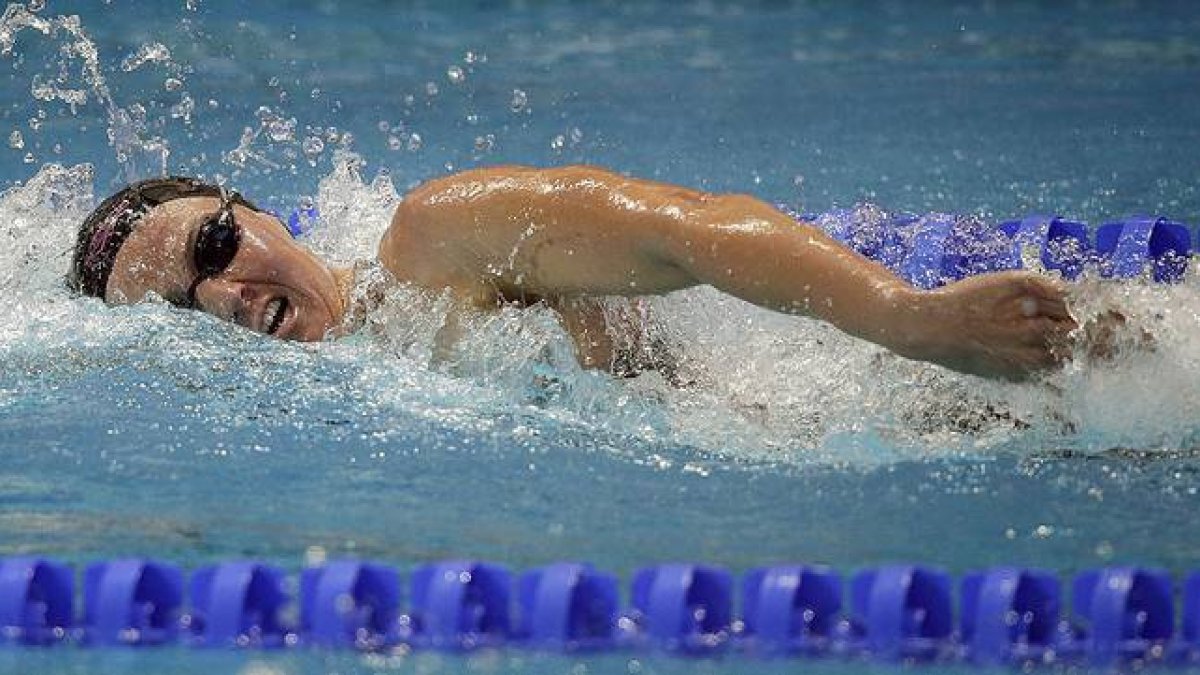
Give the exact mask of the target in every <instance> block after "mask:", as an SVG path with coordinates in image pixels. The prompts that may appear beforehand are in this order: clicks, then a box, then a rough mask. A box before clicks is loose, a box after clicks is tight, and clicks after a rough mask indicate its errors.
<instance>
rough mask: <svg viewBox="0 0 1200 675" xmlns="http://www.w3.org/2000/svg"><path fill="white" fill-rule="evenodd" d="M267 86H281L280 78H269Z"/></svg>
mask: <svg viewBox="0 0 1200 675" xmlns="http://www.w3.org/2000/svg"><path fill="white" fill-rule="evenodd" d="M267 86H268V87H278V86H279V78H278V77H272V78H271V79H269V80H267Z"/></svg>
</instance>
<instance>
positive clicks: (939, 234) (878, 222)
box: [780, 205, 1195, 289]
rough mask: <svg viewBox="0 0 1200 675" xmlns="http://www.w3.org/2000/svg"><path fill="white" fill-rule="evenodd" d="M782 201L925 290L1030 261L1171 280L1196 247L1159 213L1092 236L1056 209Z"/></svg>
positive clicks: (1071, 271) (1072, 274) (1068, 273)
mask: <svg viewBox="0 0 1200 675" xmlns="http://www.w3.org/2000/svg"><path fill="white" fill-rule="evenodd" d="M780 208H782V209H783V210H785V211H787V212H788V213H790V214H792V215H793V217H795V218H796V219H798V220H801V221H804V222H811V223H813V224H815V225H816V226H817V227H819V228H821V229H822V230H824V231H825V232H826V233H828V234H829V235H830V236H832V237H833V238H834V239H836V240H838V241H840V242H842V243H844V244H845V245H846V246H848V247H850V248H852V249H854V250H855V251H857V252H859V253H861V254H862V255H864V256H866V257H868V258H871V259H872V260H875V261H877V262H879V263H881V264H883V265H885V266H887V267H888V268H890V269H891V270H893V271H894V272H896V273H897V274H899V275H900V276H902V277H903V278H905V279H906V280H908V281H909V283H912V284H913V285H914V286H917V287H919V288H926V289H929V288H936V287H938V286H941V285H943V284H946V283H950V282H953V281H957V280H960V279H963V278H965V277H968V276H972V275H976V274H984V273H987V272H996V271H1002V270H1010V269H1021V268H1025V267H1028V266H1029V265H1030V264H1031V263H1033V262H1034V261H1037V264H1038V265H1040V266H1041V267H1042V268H1044V269H1047V270H1053V271H1056V272H1058V273H1060V274H1061V275H1062V276H1063V278H1065V279H1068V280H1074V279H1078V278H1079V277H1080V276H1081V275H1082V274H1083V273H1084V272H1085V271H1086V270H1088V269H1095V270H1096V271H1097V272H1098V273H1099V274H1100V275H1101V276H1103V277H1115V278H1133V277H1139V276H1142V275H1143V274H1148V275H1149V276H1150V278H1152V279H1153V280H1154V281H1156V282H1159V283H1173V282H1178V281H1180V280H1181V279H1182V278H1183V276H1184V275H1185V274H1186V273H1187V268H1188V264H1189V261H1190V259H1191V256H1192V253H1193V251H1194V250H1195V248H1194V247H1193V246H1192V233H1191V229H1190V228H1189V227H1188V226H1187V225H1185V224H1183V223H1178V222H1173V221H1171V220H1168V219H1166V218H1162V217H1149V216H1137V217H1132V218H1128V219H1126V220H1123V221H1118V222H1112V223H1107V224H1104V225H1101V226H1100V227H1098V228H1096V230H1095V233H1094V237H1093V233H1092V231H1091V229H1090V228H1089V227H1088V226H1087V224H1085V223H1081V222H1076V221H1071V220H1066V219H1064V218H1062V217H1061V216H1048V215H1030V216H1028V217H1025V218H1022V219H1020V220H1010V221H1006V222H1002V223H1000V224H998V225H996V226H994V227H993V226H991V225H989V224H987V223H984V222H983V221H981V220H980V219H978V218H971V217H964V216H958V215H953V214H943V213H930V214H926V215H923V216H917V215H911V214H902V215H895V216H889V215H887V214H884V213H882V212H880V211H878V210H875V209H869V208H864V209H860V210H855V209H836V210H833V211H830V212H828V213H821V214H798V213H796V212H794V211H791V210H789V209H787V208H786V207H785V206H783V205H780Z"/></svg>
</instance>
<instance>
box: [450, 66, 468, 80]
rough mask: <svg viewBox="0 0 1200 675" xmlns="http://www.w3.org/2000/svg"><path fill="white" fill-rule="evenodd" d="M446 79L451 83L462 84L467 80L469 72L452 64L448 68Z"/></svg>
mask: <svg viewBox="0 0 1200 675" xmlns="http://www.w3.org/2000/svg"><path fill="white" fill-rule="evenodd" d="M446 79H448V80H450V84H462V83H463V82H465V81H466V80H467V74H466V73H465V72H464V71H463V69H462V68H461V67H459V66H450V67H449V68H447V69H446Z"/></svg>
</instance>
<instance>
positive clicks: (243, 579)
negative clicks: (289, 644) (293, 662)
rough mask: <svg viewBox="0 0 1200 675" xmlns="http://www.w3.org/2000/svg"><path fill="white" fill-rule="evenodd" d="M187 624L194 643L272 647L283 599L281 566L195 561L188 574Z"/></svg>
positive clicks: (277, 640) (278, 637)
mask: <svg viewBox="0 0 1200 675" xmlns="http://www.w3.org/2000/svg"><path fill="white" fill-rule="evenodd" d="M190 595H191V599H192V614H191V616H190V617H189V625H190V627H191V631H192V634H193V635H194V636H195V638H196V642H197V644H201V645H207V646H214V647H220V646H225V645H230V644H235V645H240V646H256V647H259V646H261V647H278V646H281V645H282V644H283V643H284V640H285V630H284V627H283V624H282V622H281V621H280V611H281V610H282V609H283V606H284V605H285V604H286V603H287V601H288V597H287V594H286V593H285V592H284V574H283V571H282V570H280V569H278V568H276V567H272V566H270V565H264V564H262V563H258V562H254V561H236V562H226V563H221V564H219V565H212V566H208V567H201V568H200V569H198V570H196V572H195V573H194V574H193V575H192V585H191V588H190Z"/></svg>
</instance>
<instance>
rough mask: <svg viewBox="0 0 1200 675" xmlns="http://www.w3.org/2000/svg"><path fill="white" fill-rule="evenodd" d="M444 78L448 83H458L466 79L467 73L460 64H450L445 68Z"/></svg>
mask: <svg viewBox="0 0 1200 675" xmlns="http://www.w3.org/2000/svg"><path fill="white" fill-rule="evenodd" d="M446 79H448V80H450V84H454V85H459V84H462V83H463V82H466V81H467V73H466V72H465V71H464V70H463V69H462V68H461V67H460V66H450V67H449V68H447V69H446ZM430 95H431V96H432V94H430Z"/></svg>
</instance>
